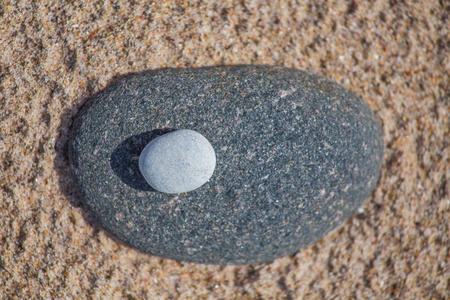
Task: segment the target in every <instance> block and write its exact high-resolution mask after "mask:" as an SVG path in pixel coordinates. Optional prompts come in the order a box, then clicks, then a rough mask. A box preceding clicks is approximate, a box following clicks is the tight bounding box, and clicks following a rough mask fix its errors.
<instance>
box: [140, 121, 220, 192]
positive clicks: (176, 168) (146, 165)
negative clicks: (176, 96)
mask: <svg viewBox="0 0 450 300" xmlns="http://www.w3.org/2000/svg"><path fill="white" fill-rule="evenodd" d="M215 166H216V155H215V153H214V149H213V147H212V146H211V144H210V143H209V142H208V140H207V139H206V138H205V137H204V136H203V135H201V134H200V133H198V132H196V131H194V130H189V129H181V130H177V131H174V132H170V133H166V134H164V135H162V136H160V137H157V138H156V139H154V140H152V141H151V142H150V143H148V145H147V146H145V148H144V150H143V151H142V153H141V155H140V156H139V170H140V171H141V173H142V175H143V176H144V178H145V180H147V182H148V183H149V184H150V186H151V187H153V188H154V189H155V190H157V191H159V192H163V193H168V194H179V193H185V192H190V191H192V190H195V189H197V188H199V187H201V186H202V185H203V184H205V183H206V182H207V181H208V180H209V178H211V176H212V174H213V172H214V168H215Z"/></svg>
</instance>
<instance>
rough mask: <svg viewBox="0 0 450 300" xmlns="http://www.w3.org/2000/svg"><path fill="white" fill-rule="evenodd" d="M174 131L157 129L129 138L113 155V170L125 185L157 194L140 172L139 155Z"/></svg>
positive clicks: (111, 159) (111, 161)
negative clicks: (154, 141) (162, 136)
mask: <svg viewBox="0 0 450 300" xmlns="http://www.w3.org/2000/svg"><path fill="white" fill-rule="evenodd" d="M172 131H175V129H172V128H164V129H155V130H152V131H147V132H144V133H141V134H136V135H133V136H132V137H129V138H127V139H126V140H125V141H123V142H122V143H120V145H119V146H117V148H116V149H115V150H114V151H113V153H112V154H111V158H110V164H111V169H112V170H113V171H114V173H115V174H116V175H117V176H118V177H119V179H120V180H121V181H122V182H123V183H125V184H126V185H128V186H130V187H132V188H133V189H137V190H140V191H146V192H156V190H155V189H153V188H152V187H151V186H150V185H149V184H148V183H147V181H145V179H144V177H143V176H142V174H141V171H140V170H139V155H140V154H141V152H142V150H144V148H145V146H147V144H148V143H149V142H150V141H152V140H153V139H155V138H157V137H159V136H161V135H163V134H166V133H169V132H172Z"/></svg>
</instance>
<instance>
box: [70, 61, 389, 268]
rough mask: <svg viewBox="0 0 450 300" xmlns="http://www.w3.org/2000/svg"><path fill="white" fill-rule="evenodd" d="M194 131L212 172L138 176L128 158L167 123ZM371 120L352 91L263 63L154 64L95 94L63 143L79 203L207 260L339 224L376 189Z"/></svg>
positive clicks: (142, 237) (276, 249)
mask: <svg viewBox="0 0 450 300" xmlns="http://www.w3.org/2000/svg"><path fill="white" fill-rule="evenodd" d="M181 128H184V129H192V130H196V131H198V132H201V133H202V134H203V135H204V136H205V137H206V138H207V139H208V141H210V143H211V145H212V146H213V148H214V149H215V153H216V168H215V171H214V176H213V177H212V178H211V179H210V180H209V181H208V182H207V183H205V184H204V185H203V186H202V187H201V188H199V189H197V190H194V191H191V192H189V193H183V194H178V195H173V194H164V193H158V192H155V191H154V190H153V189H151V188H150V187H149V185H148V184H146V182H145V179H143V177H142V175H141V173H140V172H139V167H138V157H139V154H140V153H141V151H142V150H143V149H144V147H145V146H146V145H147V144H148V143H149V142H150V141H151V140H153V139H154V138H156V137H158V136H161V135H162V134H164V133H167V132H170V131H171V130H174V129H181ZM382 154H383V140H382V131H381V127H380V123H379V122H378V120H377V119H376V118H375V116H374V114H373V113H372V111H371V110H370V108H369V107H368V106H367V105H366V104H365V103H364V102H363V101H362V100H361V98H359V97H358V96H356V95H355V94H354V93H353V92H351V91H349V90H347V89H345V88H343V87H341V86H340V85H338V84H336V83H334V82H332V81H330V80H328V79H326V78H324V77H321V76H317V75H314V74H311V73H307V72H302V71H298V70H294V69H288V68H282V67H269V66H229V67H210V68H199V69H162V70H156V71H148V72H143V73H139V74H134V75H129V76H126V77H123V78H121V79H119V80H117V81H116V82H115V83H114V84H112V85H110V86H109V87H108V88H106V89H105V90H103V91H101V92H99V93H98V94H96V95H94V96H93V97H92V99H90V100H89V101H88V104H87V105H85V106H84V107H83V109H82V110H81V111H80V113H79V115H78V116H77V117H76V119H75V121H74V124H73V128H72V138H71V141H70V147H69V157H70V160H71V163H72V165H73V169H74V176H75V180H76V182H77V184H78V186H79V189H80V191H81V196H82V200H83V202H84V204H85V205H86V206H87V207H88V208H89V209H90V210H91V211H92V212H93V214H94V215H95V216H96V218H97V219H98V221H99V222H100V223H101V224H102V226H103V227H104V228H106V229H107V230H109V231H110V232H111V233H112V234H114V235H115V236H116V237H117V238H119V239H120V240H122V241H124V242H126V243H128V244H129V245H132V246H134V247H136V248H137V249H140V250H142V251H144V252H147V253H150V254H153V255H158V256H163V257H167V258H173V259H177V260H185V261H191V262H200V263H208V264H253V263H259V262H265V261H271V260H273V259H275V258H277V257H281V256H285V255H290V254H293V253H295V252H296V251H298V250H299V249H300V248H302V247H305V246H308V245H310V244H312V243H314V242H315V241H317V240H318V239H319V238H321V237H323V236H324V235H325V234H326V233H328V232H330V231H331V230H332V229H334V228H336V227H337V226H339V225H340V224H341V223H342V222H343V221H344V220H346V219H347V218H348V217H349V216H350V215H351V214H353V213H354V212H355V211H356V210H357V208H358V207H359V206H360V205H361V204H362V203H363V201H364V200H365V199H366V198H367V196H368V195H369V194H370V193H371V192H372V190H373V189H374V187H375V185H376V182H377V179H378V176H379V173H380V167H381V159H382Z"/></svg>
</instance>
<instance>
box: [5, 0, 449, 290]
mask: <svg viewBox="0 0 450 300" xmlns="http://www.w3.org/2000/svg"><path fill="white" fill-rule="evenodd" d="M231 64H268V65H283V66H287V67H293V68H297V69H302V70H308V71H311V72H314V73H318V74H321V75H324V76H326V77H328V78H330V79H333V80H335V81H337V82H338V83H340V84H342V85H344V86H345V87H347V88H349V89H351V90H353V91H355V92H356V93H357V94H359V95H360V96H362V97H363V99H364V100H365V101H366V102H367V103H368V104H369V105H370V107H371V108H372V109H373V110H374V111H375V113H376V115H377V116H378V117H379V118H380V119H381V120H382V123H383V132H384V137H385V145H386V149H385V157H384V163H383V170H382V175H381V179H380V182H379V185H378V187H377V188H376V190H375V191H374V193H373V194H372V195H371V197H370V198H369V199H368V200H367V201H366V202H365V204H364V205H363V207H362V208H361V209H360V210H359V212H358V213H357V214H356V215H354V216H353V217H352V218H350V219H349V220H348V221H346V222H345V223H344V225H343V226H341V227H340V228H338V229H337V230H335V231H333V232H332V233H331V234H329V235H327V236H325V237H324V238H323V239H321V240H320V241H319V242H318V243H316V244H315V245H313V246H310V247H308V248H306V249H303V250H301V251H299V252H298V253H297V254H295V255H293V256H291V257H284V258H280V259H277V260H275V261H274V262H272V263H266V264H260V265H254V266H208V265H198V264H190V263H183V262H177V261H173V260H169V259H162V258H158V257H153V256H149V255H146V254H143V253H140V252H138V251H136V250H133V249H131V248H129V247H127V246H125V245H122V244H120V243H118V242H116V241H115V240H114V239H112V238H111V237H110V236H108V234H107V233H105V232H104V231H103V230H99V229H98V228H96V226H95V224H92V222H91V221H90V219H89V214H88V213H87V212H86V211H85V210H84V208H83V207H82V206H81V205H80V199H79V197H78V196H77V193H76V190H75V189H74V187H73V182H72V179H71V177H70V176H69V174H70V173H69V168H68V160H67V138H68V131H69V129H70V126H71V123H72V120H73V117H74V116H75V115H76V113H77V111H78V110H79V108H80V107H81V106H82V105H83V104H84V103H85V102H86V100H87V99H88V97H89V96H90V95H92V94H93V93H95V92H97V91H99V90H101V89H103V88H104V87H105V86H106V85H107V84H108V82H110V81H111V80H112V79H113V78H114V77H115V76H119V75H123V74H126V73H130V72H135V71H141V70H146V69H157V68H163V67H200V66H211V65H231ZM449 70H450V2H449V1H447V0H440V1H437V0H436V1H400V0H390V1H386V0H373V1H355V0H349V1H344V0H330V1H287V0H286V1H284V0H280V1H277V0H271V1H257V0H252V1H218V0H216V1H149V2H147V1H139V0H129V1H125V0H118V1H106V0H105V1H103V0H99V1H83V0H78V1H48V0H42V1H4V0H3V1H0V299H66V298H67V299H71V298H77V299H85V298H86V299H302V298H305V299H320V298H322V299H356V298H357V299H369V298H370V299H400V298H401V299H445V298H447V299H449V298H450V292H449V290H450V258H449V257H450V253H449V249H450V246H449V244H450V241H449V234H450V230H449V229H450V228H449V227H450V223H449V215H450V185H449V179H450V161H449V160H450V158H449V156H450V148H449V145H450V132H449V127H450V123H449V114H450V76H449Z"/></svg>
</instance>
